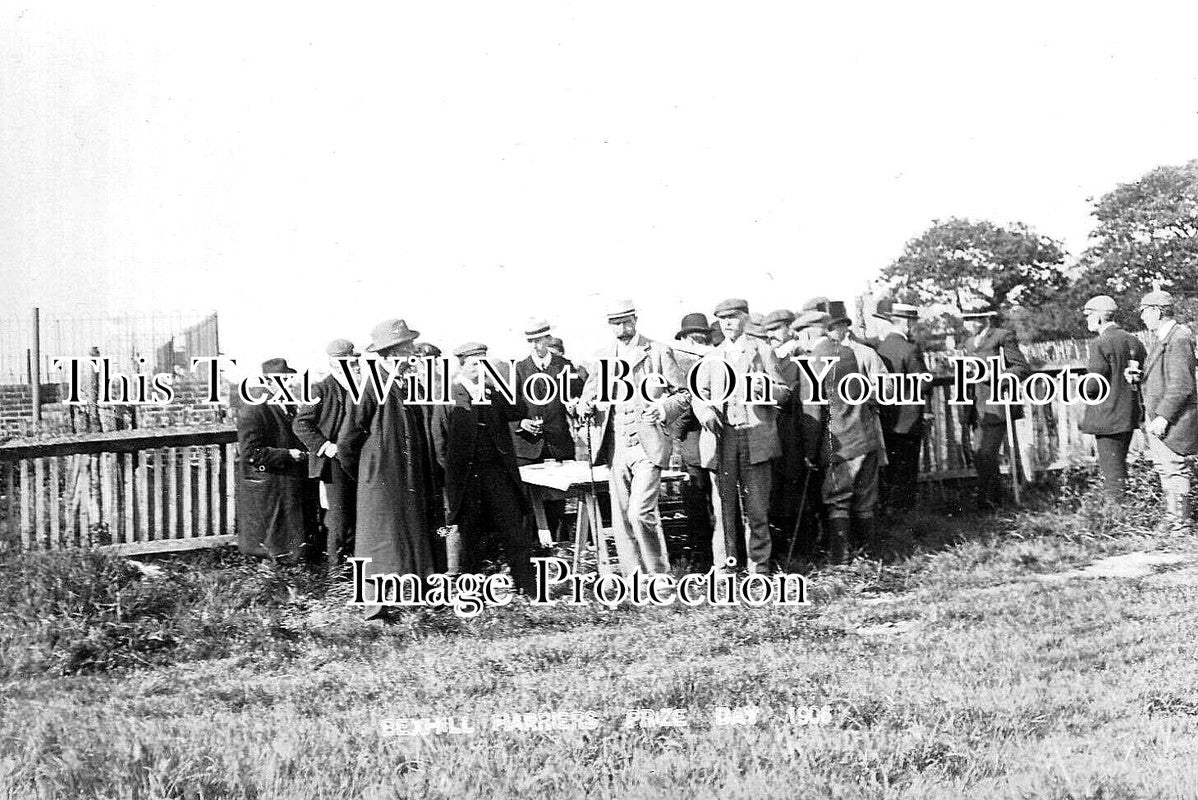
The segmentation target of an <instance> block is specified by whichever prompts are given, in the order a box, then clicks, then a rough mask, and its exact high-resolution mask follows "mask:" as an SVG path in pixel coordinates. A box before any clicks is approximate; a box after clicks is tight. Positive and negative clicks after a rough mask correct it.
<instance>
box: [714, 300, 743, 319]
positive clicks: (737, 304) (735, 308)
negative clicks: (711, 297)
mask: <svg viewBox="0 0 1198 800" xmlns="http://www.w3.org/2000/svg"><path fill="white" fill-rule="evenodd" d="M713 313H714V314H715V315H716V316H717V317H727V316H731V315H732V314H748V313H749V301H748V300H742V299H740V298H739V297H731V298H729V299H727V300H721V301H720V302H719V303H717V304H716V307H715V311H714V312H713Z"/></svg>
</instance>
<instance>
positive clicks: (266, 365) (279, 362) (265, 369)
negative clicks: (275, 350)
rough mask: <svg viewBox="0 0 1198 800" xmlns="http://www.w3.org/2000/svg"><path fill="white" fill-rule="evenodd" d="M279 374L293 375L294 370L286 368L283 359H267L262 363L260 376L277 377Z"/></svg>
mask: <svg viewBox="0 0 1198 800" xmlns="http://www.w3.org/2000/svg"><path fill="white" fill-rule="evenodd" d="M280 373H286V374H289V375H294V374H295V370H293V369H292V368H291V367H289V366H287V359H285V358H268V359H266V360H265V361H263V362H262V374H263V375H277V374H280Z"/></svg>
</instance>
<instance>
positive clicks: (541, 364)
mask: <svg viewBox="0 0 1198 800" xmlns="http://www.w3.org/2000/svg"><path fill="white" fill-rule="evenodd" d="M552 360H553V353H546V354H545V357H544V358H541V357H540V356H539V355H537V354H536V353H533V354H532V363H533V364H535V365H536V367H537V369H549V362H550V361H552Z"/></svg>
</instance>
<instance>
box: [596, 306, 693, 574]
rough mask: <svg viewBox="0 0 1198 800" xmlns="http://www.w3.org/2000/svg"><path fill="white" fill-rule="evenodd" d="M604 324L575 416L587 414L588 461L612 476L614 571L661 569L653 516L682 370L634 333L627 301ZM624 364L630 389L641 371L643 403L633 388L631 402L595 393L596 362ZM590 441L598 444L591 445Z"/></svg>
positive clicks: (661, 540)
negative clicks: (607, 334) (608, 333)
mask: <svg viewBox="0 0 1198 800" xmlns="http://www.w3.org/2000/svg"><path fill="white" fill-rule="evenodd" d="M607 321H608V324H609V325H610V326H611V330H612V333H613V335H614V338H615V341H614V342H612V344H611V345H610V346H609V347H607V348H605V349H604V350H602V351H601V352H600V353H599V354H598V359H597V360H598V362H599V363H596V364H595V365H594V366H593V368H592V369H591V370H590V372H589V375H588V377H587V382H586V386H584V387H583V390H582V396H581V397H580V398H579V414H580V416H581V417H583V418H584V419H594V420H595V422H594V423H593V427H592V433H591V443H592V444H594V445H595V450H594V451H593V452H592V453H591V454H590V457H591V459H592V462H593V463H595V464H608V465H610V467H611V477H610V479H609V482H608V487H609V489H610V492H611V519H612V529H613V535H614V537H615V540H616V552H617V554H618V556H619V559H620V570H621V571H622V572H623V573H624V574H625V575H631V574H632V572H633V571H635V570H640V572H641V573H643V574H659V573H668V572H669V571H670V560H669V556H668V554H667V552H666V538H665V533H664V532H663V531H662V527H661V517H660V514H659V513H658V494H659V493H660V490H661V470H662V469H663V468H664V467H666V466H667V465H668V464H669V461H670V453H671V451H672V449H673V439H672V438H671V436H670V430H669V426H671V425H672V424H673V423H674V421H675V420H676V419H677V417H678V415H679V414H681V413H682V410H683V409H684V408H686V407H687V405H688V404H689V403H690V393H689V392H688V391H687V390H686V375H685V373H684V372H683V370H682V368H681V367H680V366H679V364H678V360H677V358H676V357H675V355H674V352H673V350H671V349H670V348H669V347H667V346H666V345H664V344H661V343H659V342H655V341H653V340H651V339H647V338H645V337H644V336H642V335H640V334H639V333H637V330H636V322H637V317H636V308H635V307H634V306H633V304H632V301H631V300H622V301H620V302H617V303H613V304H612V305H610V306H609V307H608V309H607ZM617 362H623V363H624V364H627V366H628V368H629V372H628V374H627V375H626V376H625V377H626V379H627V380H629V381H631V383H632V384H633V386H634V388H635V387H639V386H640V385H641V383H642V381H645V378H646V376H649V375H653V376H659V377H655V378H652V379H650V380H649V381H648V382H647V383H646V384H645V385H646V394H647V395H648V397H649V401H648V402H646V401H645V399H644V398H643V397H641V396H640V392H638V391H634V393H633V397H632V399H630V400H623V398H620V402H612V400H614V399H615V398H603V397H601V396H600V388H601V379H602V374H601V370H602V366H603V364H604V363H606V364H607V365H608V366H609V369H610V370H611V372H612V374H613V375H614V374H616V372H615V371H616V369H618V368H619V367H620V366H621V365H620V364H618V363H617ZM596 443H597V444H596Z"/></svg>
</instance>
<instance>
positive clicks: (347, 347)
mask: <svg viewBox="0 0 1198 800" xmlns="http://www.w3.org/2000/svg"><path fill="white" fill-rule="evenodd" d="M324 352H325V355H327V356H328V357H329V358H349V357H351V356H352V357H354V358H357V357H358V356H360V355H362V354H361V353H359V352H358V351H357V349H356V348H355V347H354V343H353V342H351V341H350V340H349V339H334V340H333V341H331V342H329V346H328V347H326V348H325V349H324Z"/></svg>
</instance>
